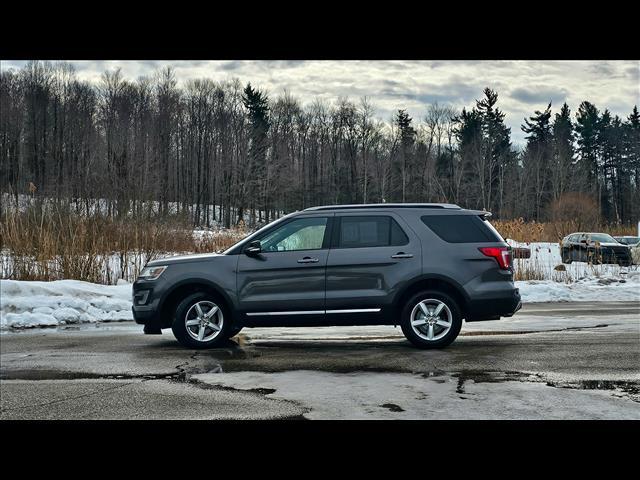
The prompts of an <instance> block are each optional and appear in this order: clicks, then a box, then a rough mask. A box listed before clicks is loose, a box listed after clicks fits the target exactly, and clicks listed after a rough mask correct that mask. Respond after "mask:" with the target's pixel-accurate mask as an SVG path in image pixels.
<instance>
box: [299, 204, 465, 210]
mask: <svg viewBox="0 0 640 480" xmlns="http://www.w3.org/2000/svg"><path fill="white" fill-rule="evenodd" d="M373 208H375V209H378V208H385V209H386V208H388V209H394V208H417V209H422V208H433V209H449V210H462V207H460V206H459V205H455V204H453V203H363V204H347V205H321V206H317V207H309V208H305V209H304V210H303V211H304V212H307V211H317V210H322V211H325V210H363V209H373Z"/></svg>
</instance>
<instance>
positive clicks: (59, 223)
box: [0, 205, 248, 284]
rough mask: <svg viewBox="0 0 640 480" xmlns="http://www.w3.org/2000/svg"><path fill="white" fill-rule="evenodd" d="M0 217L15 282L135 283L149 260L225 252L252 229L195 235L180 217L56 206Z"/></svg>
mask: <svg viewBox="0 0 640 480" xmlns="http://www.w3.org/2000/svg"><path fill="white" fill-rule="evenodd" d="M0 220H1V222H0V249H1V250H2V253H3V255H2V256H1V258H2V261H1V264H0V267H1V269H2V271H1V273H2V278H12V279H17V280H44V281H49V280H58V279H76V280H85V281H89V282H95V283H106V284H113V283H116V282H117V280H118V279H124V280H127V281H133V280H134V279H135V278H136V276H137V275H138V273H139V272H140V269H141V268H142V267H143V266H144V265H145V264H146V262H148V261H149V260H152V259H154V258H158V257H161V256H165V255H167V254H168V253H175V254H180V253H203V252H217V251H221V250H224V249H226V248H227V247H229V246H230V245H232V244H233V243H235V242H237V241H238V240H239V239H240V238H242V237H243V236H244V235H246V234H247V233H248V232H247V231H246V230H244V229H234V230H225V231H220V232H208V231H207V232H200V233H199V234H195V233H194V232H193V231H192V229H191V228H190V227H189V226H188V224H187V223H186V222H185V221H184V220H182V219H180V218H178V217H175V218H170V219H165V220H163V221H149V220H136V219H134V218H125V219H120V220H119V219H115V218H112V217H107V216H101V215H95V216H91V217H86V216H81V215H76V214H73V213H71V212H70V211H69V210H68V209H66V208H64V207H61V206H56V205H46V206H38V207H32V208H28V209H26V210H25V211H22V212H16V211H11V212H4V213H3V216H2V218H1V219H0Z"/></svg>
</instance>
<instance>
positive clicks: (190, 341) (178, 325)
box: [171, 292, 232, 348]
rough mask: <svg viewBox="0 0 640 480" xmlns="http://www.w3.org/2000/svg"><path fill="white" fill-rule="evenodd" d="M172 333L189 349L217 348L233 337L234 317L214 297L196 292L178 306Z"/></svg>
mask: <svg viewBox="0 0 640 480" xmlns="http://www.w3.org/2000/svg"><path fill="white" fill-rule="evenodd" d="M171 330H173V334H174V335H175V337H176V338H177V339H178V341H179V342H180V343H181V344H182V345H184V346H185V347H189V348H213V347H217V346H219V345H220V344H221V343H222V342H224V341H225V340H227V339H228V338H230V335H229V333H231V330H232V327H231V315H230V314H229V312H227V310H226V307H225V306H224V304H223V303H222V302H221V301H220V300H219V299H218V298H216V297H214V296H213V295H211V294H209V293H205V292H199V293H194V294H193V295H189V296H188V297H187V298H185V299H184V300H182V301H181V302H180V303H179V304H178V307H177V308H176V316H175V318H174V320H173V324H172V325H171Z"/></svg>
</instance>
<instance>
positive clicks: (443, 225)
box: [421, 215, 504, 243]
mask: <svg viewBox="0 0 640 480" xmlns="http://www.w3.org/2000/svg"><path fill="white" fill-rule="evenodd" d="M421 220H422V223H424V224H425V225H426V226H427V227H429V229H431V231H432V232H433V233H435V234H436V235H437V236H438V237H440V238H441V239H442V240H444V241H445V242H449V243H482V242H503V241H504V240H503V239H502V238H501V237H500V235H498V233H497V232H496V231H495V229H493V228H492V227H490V226H489V225H487V224H486V223H488V222H487V221H486V220H482V219H481V218H480V217H478V216H477V215H424V216H422V217H421Z"/></svg>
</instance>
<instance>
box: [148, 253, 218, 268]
mask: <svg viewBox="0 0 640 480" xmlns="http://www.w3.org/2000/svg"><path fill="white" fill-rule="evenodd" d="M222 256H223V255H222V254H220V253H195V254H193V255H177V256H175V257H164V258H156V259H155V260H152V261H150V262H149V263H147V266H150V267H153V266H157V265H171V264H174V263H189V262H203V261H207V260H211V259H213V258H215V257H222Z"/></svg>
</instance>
